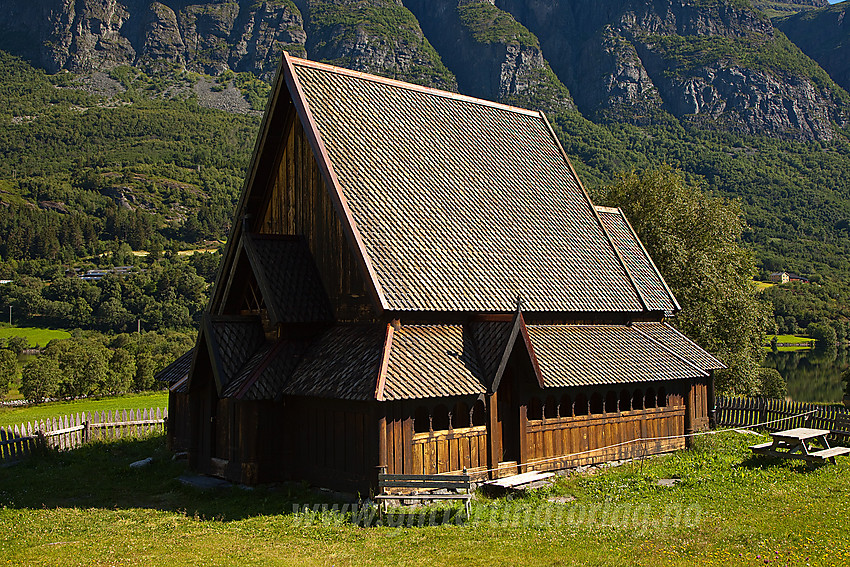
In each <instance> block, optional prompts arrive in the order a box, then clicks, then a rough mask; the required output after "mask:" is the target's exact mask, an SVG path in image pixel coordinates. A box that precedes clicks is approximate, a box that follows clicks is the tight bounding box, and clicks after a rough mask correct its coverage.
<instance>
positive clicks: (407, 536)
mask: <svg viewBox="0 0 850 567" xmlns="http://www.w3.org/2000/svg"><path fill="white" fill-rule="evenodd" d="M758 440H759V438H758V437H754V436H752V435H742V434H735V433H729V434H723V435H717V436H705V437H701V438H699V439H698V442H697V444H696V447H695V449H694V450H691V451H688V452H680V453H677V454H675V455H671V456H666V457H662V458H655V459H649V460H646V461H644V462H643V463H633V464H629V465H625V466H622V467H618V468H613V469H608V470H605V471H602V472H599V473H597V474H595V475H589V476H573V477H568V478H563V479H561V480H559V482H558V483H557V484H556V485H554V486H553V487H552V488H548V489H544V490H540V491H537V492H535V493H532V494H530V495H528V496H526V497H524V498H517V499H514V500H508V499H497V500H490V499H486V498H483V497H481V496H478V497H477V498H476V500H475V501H474V502H473V513H472V520H471V521H470V522H469V523H467V524H466V525H455V524H454V523H451V522H450V523H449V524H444V525H437V526H433V525H429V523H428V522H425V525H426V527H415V523H416V522H413V523H414V526H407V527H386V526H383V527H371V526H370V527H360V526H357V525H353V524H351V523H348V522H346V521H345V518H344V517H343V516H342V515H340V514H336V515H335V514H331V513H324V514H321V513H320V514H315V515H308V514H304V513H300V512H299V513H293V512H292V509H293V504H301V503H309V502H316V499H317V498H318V497H317V496H314V495H312V493H310V492H307V491H305V489H304V487H302V486H300V485H293V486H290V485H278V486H271V487H262V488H257V489H254V490H244V489H241V488H236V487H234V488H230V489H226V490H220V491H215V492H200V491H197V490H196V489H191V488H188V487H184V486H182V485H181V484H180V483H179V482H178V481H177V480H176V477H178V476H179V475H180V474H181V473H182V472H183V471H184V466H185V465H184V464H183V463H181V462H174V461H171V459H170V454H169V453H168V452H167V451H166V449H165V447H164V443H163V440H162V437H161V436H160V437H153V438H149V439H146V440H139V441H125V442H117V443H110V444H93V445H90V446H87V447H84V448H82V449H80V450H77V451H75V452H73V453H65V454H57V453H47V454H45V455H38V456H35V457H34V458H32V459H30V460H27V461H24V462H22V463H20V464H18V465H15V466H12V467H7V468H0V562H2V561H7V562H10V563H11V564H15V565H18V564H25V565H146V566H147V565H169V566H173V565H297V566H299V567H304V566H308V565H394V566H396V565H423V566H425V565H428V566H430V565H486V566H490V565H586V566H591V565H593V566H611V567H614V566H616V567H621V566H624V565H647V566H656V565H661V566H683V567H684V566H693V565H736V566H737V565H742V566H745V565H749V566H755V565H765V564H775V565H817V566H838V565H848V564H850V520H848V517H847V502H848V501H850V484H848V477H850V458H847V457H839V461H838V465H836V466H832V465H825V466H815V465H809V464H805V463H802V462H780V461H776V460H771V459H768V458H762V457H753V456H751V454H750V452H749V450H748V449H747V446H748V445H749V444H752V443H754V442H758ZM147 456H152V457H153V458H154V462H153V464H152V465H151V466H149V467H147V468H143V469H137V470H131V469H129V468H128V465H129V463H131V462H133V461H136V460H138V459H141V458H143V457H147ZM660 478H679V479H680V482H679V483H678V484H677V485H675V486H672V487H662V486H659V485H658V482H657V480H658V479H660ZM567 496H569V497H574V498H575V500H572V501H568V500H569V499H568V498H565V499H562V501H561V502H550V501H549V498H554V497H567ZM457 509H458V508H457V507H456V508H454V510H457ZM446 516H447V517H451V514H450V513H447V514H446ZM422 517H423V516H421V515H420V514H415V513H411V514H410V515H409V516H408V518H410V519H414V520H415V519H416V518H422ZM435 517H438V518H439V515H435ZM403 519H404V517H399V516H392V515H391V518H390V521H397V520H398V521H401V520H403Z"/></svg>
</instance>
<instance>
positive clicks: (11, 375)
mask: <svg viewBox="0 0 850 567" xmlns="http://www.w3.org/2000/svg"><path fill="white" fill-rule="evenodd" d="M17 379H18V357H17V356H15V353H14V352H12V351H11V350H9V349H7V348H4V349H0V398H3V397H5V396H6V395H7V394H8V393H9V390H10V389H11V387H12V385H13V384H14V383H15V381H16V380H17Z"/></svg>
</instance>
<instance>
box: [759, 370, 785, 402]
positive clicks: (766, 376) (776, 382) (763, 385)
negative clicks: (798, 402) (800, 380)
mask: <svg viewBox="0 0 850 567" xmlns="http://www.w3.org/2000/svg"><path fill="white" fill-rule="evenodd" d="M758 388H759V393H760V394H761V395H762V396H765V397H766V398H784V397H785V394H786V392H787V389H786V386H785V378H783V377H782V374H780V373H779V371H778V370H777V369H775V368H759V369H758Z"/></svg>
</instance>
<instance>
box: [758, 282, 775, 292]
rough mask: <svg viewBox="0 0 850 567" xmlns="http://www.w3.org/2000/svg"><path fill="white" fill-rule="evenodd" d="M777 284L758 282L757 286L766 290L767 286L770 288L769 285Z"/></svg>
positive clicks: (760, 289) (761, 289)
mask: <svg viewBox="0 0 850 567" xmlns="http://www.w3.org/2000/svg"><path fill="white" fill-rule="evenodd" d="M775 285H776V283H774V282H756V288H757V289H758V290H759V291H764V290H766V289H767V288H769V287H773V286H775Z"/></svg>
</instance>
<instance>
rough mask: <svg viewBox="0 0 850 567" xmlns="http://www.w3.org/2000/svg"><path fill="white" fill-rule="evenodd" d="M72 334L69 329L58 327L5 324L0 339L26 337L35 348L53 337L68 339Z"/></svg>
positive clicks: (44, 344)
mask: <svg viewBox="0 0 850 567" xmlns="http://www.w3.org/2000/svg"><path fill="white" fill-rule="evenodd" d="M70 336H71V333H69V332H68V331H61V330H58V329H41V328H39V327H10V326H9V325H5V326H2V327H0V340H6V339H8V338H10V337H24V338H25V339H26V340H27V341H29V346H30V347H32V348H35V347H37V346H42V347H43V346H46V345H47V343H49V342H50V341H52V340H53V339H67V338H68V337H70Z"/></svg>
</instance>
